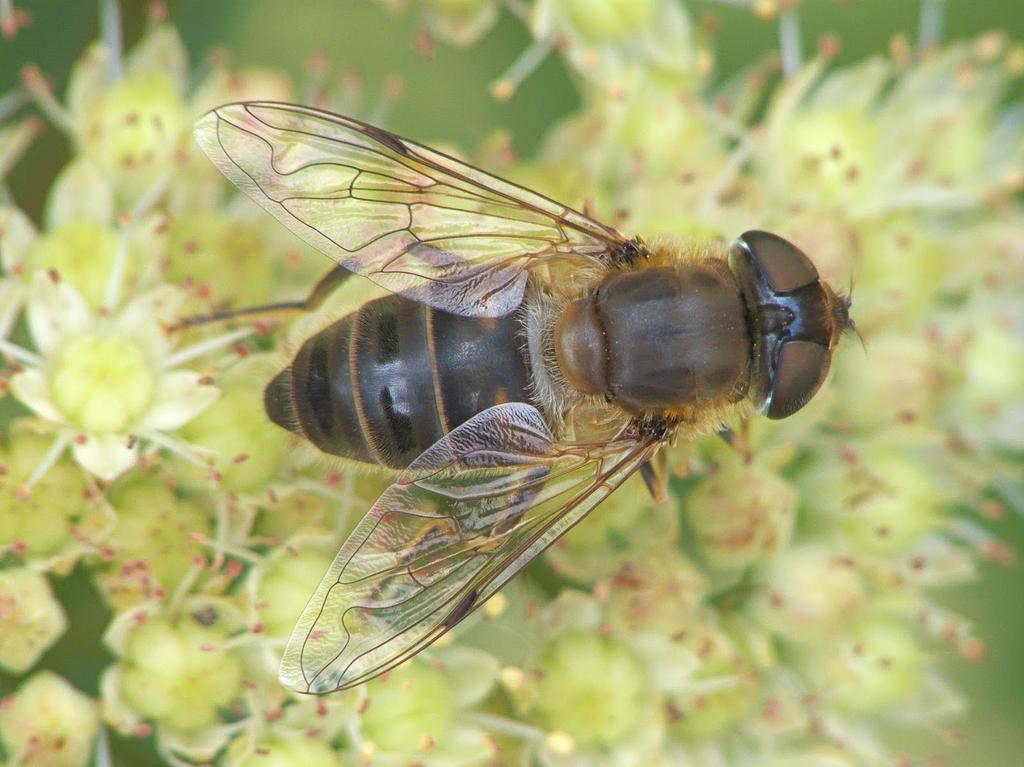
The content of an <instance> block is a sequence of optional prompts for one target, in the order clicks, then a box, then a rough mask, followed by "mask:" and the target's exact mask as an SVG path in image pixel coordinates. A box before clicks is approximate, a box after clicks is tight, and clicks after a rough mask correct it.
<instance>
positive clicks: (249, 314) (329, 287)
mask: <svg viewBox="0 0 1024 767" xmlns="http://www.w3.org/2000/svg"><path fill="white" fill-rule="evenodd" d="M352 274H353V273H352V272H350V271H349V270H348V269H345V268H344V267H342V266H336V267H334V268H333V269H331V271H329V272H328V273H327V274H325V275H324V276H323V277H322V278H320V281H319V282H317V284H316V285H314V286H313V289H312V290H311V291H310V292H309V294H308V295H307V296H306V297H305V298H304V299H302V300H301V301H279V302H278V303H274V304H264V305H262V306H248V307H246V308H244V309H230V310H228V311H223V312H213V313H211V314H197V315H194V316H192V317H185V318H184V319H182V320H180V321H179V322H178V323H177V324H175V325H174V326H173V327H172V328H171V330H172V331H179V330H185V329H187V328H194V327H197V326H199V325H209V324H211V323H214V322H228V321H230V320H244V321H249V322H254V321H258V320H275V319H282V318H284V317H288V316H291V315H294V314H301V313H303V312H310V311H313V310H314V309H317V308H318V307H319V306H320V305H321V304H323V302H324V301H325V300H327V297H328V296H329V295H330V294H331V293H332V292H334V290H335V289H336V288H338V287H339V286H340V285H341V284H342V283H343V282H345V280H347V279H348V278H349V277H351V276H352Z"/></svg>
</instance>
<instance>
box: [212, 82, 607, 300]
mask: <svg viewBox="0 0 1024 767" xmlns="http://www.w3.org/2000/svg"><path fill="white" fill-rule="evenodd" d="M195 136H196V140H197V141H198V142H199V145H200V146H201V147H202V148H203V150H204V151H205V152H206V154H208V155H209V156H210V158H211V159H212V160H213V162H214V163H215V164H216V165H217V167H218V168H220V170H221V171H222V172H223V173H224V175H225V176H227V177H228V178H229V179H230V180H231V181H233V182H234V183H235V184H236V185H237V186H238V187H239V188H240V189H241V190H242V191H244V192H245V193H246V194H247V195H249V196H250V197H251V198H252V199H253V200H255V201H256V202H257V203H259V204H260V205H261V206H262V207H263V208H265V209H266V210H267V211H269V212H270V213H271V214H272V215H273V216H274V217H276V218H277V219H278V220H279V221H281V222H282V223H283V224H284V225H285V226H287V227H288V228H289V229H291V230H292V231H293V232H295V233H296V234H297V235H299V236H300V237H301V238H302V239H304V240H305V241H306V242H308V243H310V244H311V245H312V246H313V247H315V248H317V249H318V250H320V251H321V252H323V253H325V254H327V255H328V256H330V257H331V258H333V259H335V260H336V261H338V263H340V264H341V265H342V266H344V267H345V268H347V269H351V270H352V271H353V272H356V273H358V274H362V275H365V276H366V277H369V278H370V279H371V280H373V281H374V282H376V283H377V284H379V285H381V286H382V287H384V288H387V289H388V290H390V291H392V292H394V293H399V294H401V295H403V296H406V297H408V298H412V299H415V300H417V301H422V302H424V303H427V304H430V305H431V306H434V307H436V308H438V309H442V310H444V311H447V312H451V313H453V314H461V315H465V316H476V317H485V316H494V317H498V316H502V315H505V314H508V313H509V312H511V311H513V310H514V309H515V308H516V307H517V306H518V305H519V303H520V302H521V301H522V297H523V291H524V290H525V287H526V279H527V270H528V269H530V268H531V266H533V265H536V264H537V263H539V262H541V261H543V260H546V259H555V258H582V259H588V260H589V259H594V260H601V259H606V258H607V257H608V256H609V254H610V253H612V252H613V251H614V250H615V249H616V248H618V247H620V246H622V245H623V244H625V242H626V240H625V238H623V237H622V235H621V234H619V233H618V232H616V231H615V230H614V229H611V228H610V227H606V226H604V225H602V224H599V223H597V222H595V221H592V220H591V219H589V218H587V217H586V216H584V215H583V214H581V213H579V212H577V211H575V210H573V209H571V208H568V207H566V206H564V205H560V204H558V203H556V202H554V201H552V200H550V199H548V198H546V197H544V196H542V195H539V194H537V193H535V192H531V191H529V190H527V189H523V188H522V187H519V186H516V185H514V184H511V183H509V182H507V181H503V180H501V179H499V178H495V177H494V176H491V175H488V174H487V173H484V172H483V171H481V170H478V169H477V168H474V167H472V166H470V165H466V164H465V163H462V162H459V161H458V160H456V159H454V158H452V157H449V156H448V155H445V154H442V153H441V152H437V151H435V150H433V149H430V148H428V147H425V146H422V145H420V144H416V143H414V142H412V141H407V140H405V139H403V138H399V137H398V136H395V135H394V134H392V133H388V132H387V131H385V130H382V129H380V128H376V127H374V126H372V125H367V124H366V123H362V122H359V121H358V120H353V119H351V118H348V117H341V116H339V115H333V114H330V113H329V112H322V111H320V110H316V109H311V108H308V107H302V106H294V105H290V104H278V103H274V102H246V103H238V104H227V105H225V106H222V107H218V108H217V109H215V110H213V111H212V112H209V113H208V114H206V115H205V116H204V117H202V118H201V119H200V120H199V121H198V122H197V123H196V127H195Z"/></svg>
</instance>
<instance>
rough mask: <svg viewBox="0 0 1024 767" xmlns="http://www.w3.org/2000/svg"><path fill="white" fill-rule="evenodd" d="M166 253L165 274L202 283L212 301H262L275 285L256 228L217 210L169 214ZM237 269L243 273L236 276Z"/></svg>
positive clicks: (271, 262)
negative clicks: (241, 278)
mask: <svg viewBox="0 0 1024 767" xmlns="http://www.w3.org/2000/svg"><path fill="white" fill-rule="evenodd" d="M167 256H168V263H169V269H168V273H167V279H168V280H170V281H172V282H178V283H183V282H185V281H186V280H188V281H190V282H192V283H193V284H195V285H196V286H202V287H204V288H206V289H208V290H209V291H210V299H211V300H212V301H213V302H215V303H216V302H221V301H225V300H227V301H230V303H231V305H233V306H239V307H244V306H252V305H256V304H260V303H265V302H266V301H268V300H269V299H270V298H271V297H272V295H273V291H274V288H275V287H276V285H277V280H276V279H275V266H276V264H275V260H274V258H273V257H271V256H270V255H268V254H267V252H266V250H265V248H264V238H263V235H262V233H261V232H260V231H259V229H258V228H257V227H256V226H253V225H251V224H248V223H245V222H240V221H235V220H232V219H229V218H227V217H226V216H225V215H224V214H223V213H220V212H218V211H213V210H206V211H198V212H195V213H190V214H185V215H182V216H176V217H174V218H173V219H171V223H170V229H169V232H168V251H167ZM239 274H244V275H245V279H244V280H239V279H238V275H239ZM222 291H226V292H222Z"/></svg>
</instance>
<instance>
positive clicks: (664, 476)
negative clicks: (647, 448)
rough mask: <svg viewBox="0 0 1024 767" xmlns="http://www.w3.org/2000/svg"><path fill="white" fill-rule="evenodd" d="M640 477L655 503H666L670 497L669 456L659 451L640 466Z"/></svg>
mask: <svg viewBox="0 0 1024 767" xmlns="http://www.w3.org/2000/svg"><path fill="white" fill-rule="evenodd" d="M640 476H641V477H643V479H644V484H645V485H647V490H648V492H650V494H651V498H653V499H654V502H655V503H661V502H662V501H664V500H665V498H667V497H668V454H667V453H666V452H665V451H664V450H659V451H658V452H657V453H655V454H654V455H653V456H651V457H650V458H648V459H647V460H646V461H644V462H643V463H642V464H640Z"/></svg>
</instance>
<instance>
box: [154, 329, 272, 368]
mask: <svg viewBox="0 0 1024 767" xmlns="http://www.w3.org/2000/svg"><path fill="white" fill-rule="evenodd" d="M255 332H256V330H255V328H238V329H237V330H232V331H231V332H230V333H224V334H223V335H219V336H214V337H213V338H208V339H206V340H205V341H200V342H199V343H197V344H192V346H186V347H185V348H184V349H181V350H179V351H177V352H175V353H174V354H172V355H171V356H170V357H168V358H167V359H165V360H164V364H163V366H164V369H169V368H174V367H177V366H178V365H181V364H184V363H185V362H189V361H190V360H194V359H195V358H196V357H202V356H203V355H205V354H209V353H210V352H213V351H216V350H218V349H223V348H224V347H226V346H231V345H232V344H234V343H236V342H237V341H240V340H242V339H243V338H245V337H246V336H250V335H252V334H253V333H255Z"/></svg>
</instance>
